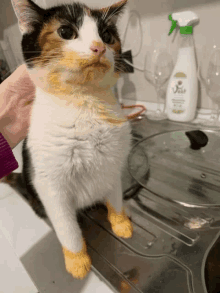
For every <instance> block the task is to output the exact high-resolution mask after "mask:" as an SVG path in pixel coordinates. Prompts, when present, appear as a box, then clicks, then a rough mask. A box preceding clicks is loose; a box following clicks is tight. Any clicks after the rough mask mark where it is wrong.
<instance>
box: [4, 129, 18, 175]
mask: <svg viewBox="0 0 220 293" xmlns="http://www.w3.org/2000/svg"><path fill="white" fill-rule="evenodd" d="M17 168H18V162H17V161H16V159H15V157H14V154H13V152H12V150H11V148H10V146H9V144H8V142H7V141H6V139H5V138H4V136H3V135H2V134H1V133H0V178H2V177H4V176H7V175H8V174H10V173H11V172H12V171H14V170H15V169H17Z"/></svg>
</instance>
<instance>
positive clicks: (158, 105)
mask: <svg viewBox="0 0 220 293" xmlns="http://www.w3.org/2000/svg"><path fill="white" fill-rule="evenodd" d="M156 92H157V112H158V113H159V112H161V111H160V87H158V86H157V85H156Z"/></svg>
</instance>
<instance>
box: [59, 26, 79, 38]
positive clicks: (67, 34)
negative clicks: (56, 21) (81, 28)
mask: <svg viewBox="0 0 220 293" xmlns="http://www.w3.org/2000/svg"><path fill="white" fill-rule="evenodd" d="M57 32H58V34H59V35H60V37H61V38H62V39H64V40H70V39H75V38H77V34H76V32H75V31H74V29H73V28H72V27H70V26H61V27H60V28H59V29H58V30H57Z"/></svg>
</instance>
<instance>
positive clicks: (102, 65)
mask: <svg viewBox="0 0 220 293" xmlns="http://www.w3.org/2000/svg"><path fill="white" fill-rule="evenodd" d="M88 67H94V68H99V67H102V68H109V67H110V65H109V64H107V63H104V62H101V61H100V60H99V61H96V62H92V63H90V64H88V65H86V66H85V67H84V68H88Z"/></svg>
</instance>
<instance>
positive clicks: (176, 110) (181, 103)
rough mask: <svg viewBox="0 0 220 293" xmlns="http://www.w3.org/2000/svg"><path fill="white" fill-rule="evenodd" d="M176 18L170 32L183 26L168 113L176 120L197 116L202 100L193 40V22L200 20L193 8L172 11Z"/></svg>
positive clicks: (172, 18) (173, 73) (190, 118)
mask: <svg viewBox="0 0 220 293" xmlns="http://www.w3.org/2000/svg"><path fill="white" fill-rule="evenodd" d="M169 20H171V21H172V25H171V29H170V32H169V35H170V34H171V33H172V32H173V31H174V29H176V28H178V29H179V30H180V46H179V51H178V57H177V62H176V65H175V67H174V70H173V72H172V74H171V77H170V80H169V84H168V88H167V97H166V99H167V100H166V105H167V115H168V118H169V119H170V120H173V121H180V122H185V121H191V120H193V119H194V118H195V113H196V108H197V101H198V78H197V65H196V58H195V48H194V41H193V26H192V25H193V24H195V23H197V22H198V21H199V18H198V16H197V15H196V14H195V13H194V12H192V11H184V12H180V13H173V14H170V15H169Z"/></svg>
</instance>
